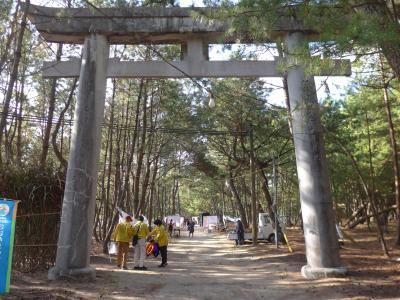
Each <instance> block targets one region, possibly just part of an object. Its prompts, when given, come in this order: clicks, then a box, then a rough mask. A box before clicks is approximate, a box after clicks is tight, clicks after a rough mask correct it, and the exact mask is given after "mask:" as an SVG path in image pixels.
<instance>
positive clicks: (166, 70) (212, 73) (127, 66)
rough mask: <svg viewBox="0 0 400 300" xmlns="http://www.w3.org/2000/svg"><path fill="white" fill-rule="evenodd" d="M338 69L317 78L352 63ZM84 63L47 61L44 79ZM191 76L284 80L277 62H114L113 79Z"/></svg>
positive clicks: (346, 70)
mask: <svg viewBox="0 0 400 300" xmlns="http://www.w3.org/2000/svg"><path fill="white" fill-rule="evenodd" d="M333 65H334V67H332V68H329V69H327V70H324V69H322V70H321V71H320V72H319V73H316V74H314V75H316V76H347V75H350V73H351V72H350V71H351V69H350V61H346V60H341V61H339V60H337V61H334V62H333ZM79 70H80V60H78V59H74V60H70V61H59V62H45V63H44V66H43V76H44V77H48V78H51V77H63V78H65V77H78V76H79ZM188 76H190V77H199V78H206V77H216V78H219V77H236V78H254V77H282V73H281V72H280V71H279V62H277V61H201V60H197V61H170V62H160V61H158V62H156V61H146V62H144V61H119V60H114V59H110V60H109V63H108V70H107V77H110V78H187V77H188Z"/></svg>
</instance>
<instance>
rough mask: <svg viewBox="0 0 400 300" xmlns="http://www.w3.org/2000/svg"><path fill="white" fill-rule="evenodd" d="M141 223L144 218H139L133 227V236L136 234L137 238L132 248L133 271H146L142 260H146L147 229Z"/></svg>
mask: <svg viewBox="0 0 400 300" xmlns="http://www.w3.org/2000/svg"><path fill="white" fill-rule="evenodd" d="M143 221H144V217H143V216H139V222H137V223H136V224H135V227H134V234H137V235H138V238H139V239H138V241H137V244H136V246H135V247H134V251H135V254H134V264H135V267H134V269H135V270H147V268H146V267H145V266H144V259H145V258H146V237H147V236H148V235H149V227H148V226H147V225H146V224H145V223H143Z"/></svg>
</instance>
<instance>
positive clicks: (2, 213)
mask: <svg viewBox="0 0 400 300" xmlns="http://www.w3.org/2000/svg"><path fill="white" fill-rule="evenodd" d="M17 205H18V201H13V200H7V199H0V294H5V293H8V292H9V291H10V277H11V262H12V254H13V246H14V232H15V219H16V217H17Z"/></svg>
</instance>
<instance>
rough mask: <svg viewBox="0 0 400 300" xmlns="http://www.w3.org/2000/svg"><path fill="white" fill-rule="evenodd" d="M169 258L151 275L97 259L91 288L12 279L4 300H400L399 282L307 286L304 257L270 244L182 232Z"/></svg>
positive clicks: (153, 265) (41, 277)
mask: <svg viewBox="0 0 400 300" xmlns="http://www.w3.org/2000/svg"><path fill="white" fill-rule="evenodd" d="M168 254H169V256H168V263H169V265H168V266H167V267H166V268H158V267H157V265H158V264H159V263H160V257H158V258H154V257H153V258H150V259H148V260H147V261H146V263H145V265H146V266H147V267H148V268H149V269H148V270H147V271H136V270H126V271H125V270H117V269H116V268H115V266H114V261H113V263H110V261H109V259H108V257H106V256H94V257H93V258H92V264H93V265H94V266H95V267H96V269H97V277H98V278H97V280H96V281H95V282H89V283H84V282H78V281H74V280H67V281H61V282H60V281H59V282H48V281H47V280H46V273H45V272H42V273H37V274H36V275H29V277H27V276H25V275H23V274H14V276H13V285H12V294H11V295H10V296H8V297H5V298H4V299H7V300H8V299H116V300H117V299H121V300H124V299H204V300H206V299H218V300H223V299H296V300H302V299H304V300H305V299H307V300H308V299H357V300H361V299H400V290H398V289H397V290H396V291H394V290H391V291H390V292H389V290H388V289H393V288H395V287H396V284H395V283H394V284H393V285H390V284H389V285H386V284H383V285H382V284H378V283H376V284H371V285H370V286H367V285H365V286H362V285H361V284H360V283H359V282H356V281H354V278H352V277H351V276H350V277H346V278H342V279H324V280H317V281H307V280H305V279H303V278H302V277H301V275H300V268H301V266H302V265H304V263H305V258H304V255H303V254H301V253H294V254H291V253H289V252H288V251H287V249H286V248H283V247H282V248H281V249H278V250H277V249H275V248H274V246H273V245H267V244H260V245H257V246H256V247H253V246H252V245H244V246H240V247H235V246H233V243H232V242H231V241H227V240H226V237H225V235H218V234H207V233H202V232H200V231H199V230H197V228H196V232H195V236H194V238H190V239H189V238H188V237H187V232H183V234H182V236H181V237H180V238H175V239H173V240H172V241H171V243H170V245H169V248H168ZM131 257H133V255H131ZM129 267H130V268H132V267H133V263H132V260H130V262H129ZM385 288H386V289H387V292H388V293H386V295H385V296H384V297H382V298H380V297H377V296H376V290H375V289H385ZM373 290H374V291H375V292H374V293H372V294H375V295H374V296H373V297H372V296H371V297H370V296H369V295H368V293H369V291H373ZM392 296H396V297H392ZM397 296H399V297H397Z"/></svg>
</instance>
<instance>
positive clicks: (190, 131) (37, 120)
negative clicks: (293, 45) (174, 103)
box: [0, 112, 248, 136]
mask: <svg viewBox="0 0 400 300" xmlns="http://www.w3.org/2000/svg"><path fill="white" fill-rule="evenodd" d="M0 115H4V112H0ZM6 118H7V120H11V121H12V120H14V119H18V120H19V121H24V122H27V123H33V124H46V123H47V121H48V118H46V117H41V116H36V115H23V116H19V115H18V114H16V113H13V112H9V113H7V114H6ZM57 122H58V120H56V119H53V121H52V123H53V124H55V123H57ZM62 123H63V124H64V125H68V126H72V125H73V123H74V122H73V120H65V119H63V120H62ZM101 126H102V127H106V128H110V127H111V128H113V129H116V130H126V131H129V130H135V129H137V130H139V131H143V130H145V131H147V132H157V133H166V134H182V135H185V134H187V135H214V136H226V135H241V136H246V135H247V134H248V132H247V131H241V132H238V133H237V132H235V133H233V132H229V131H221V130H213V129H203V128H176V127H149V126H147V127H143V126H139V127H138V128H136V127H135V126H134V125H132V126H127V125H122V124H119V123H116V124H115V123H113V124H111V123H103V124H102V125H101Z"/></svg>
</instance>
